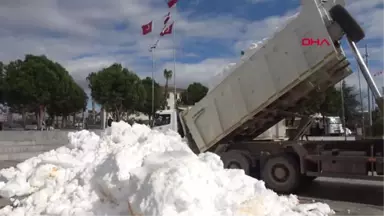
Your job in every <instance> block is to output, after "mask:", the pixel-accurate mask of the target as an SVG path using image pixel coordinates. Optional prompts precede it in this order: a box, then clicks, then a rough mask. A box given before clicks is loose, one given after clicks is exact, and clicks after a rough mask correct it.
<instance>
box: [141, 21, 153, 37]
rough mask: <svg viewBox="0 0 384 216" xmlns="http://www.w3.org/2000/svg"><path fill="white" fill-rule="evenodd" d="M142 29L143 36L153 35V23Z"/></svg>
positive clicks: (143, 26)
mask: <svg viewBox="0 0 384 216" xmlns="http://www.w3.org/2000/svg"><path fill="white" fill-rule="evenodd" d="M141 29H142V31H143V35H146V34H149V33H151V32H152V21H151V22H149V23H147V24H145V25H142V26H141Z"/></svg>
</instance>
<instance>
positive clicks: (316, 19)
mask: <svg viewBox="0 0 384 216" xmlns="http://www.w3.org/2000/svg"><path fill="white" fill-rule="evenodd" d="M344 5H345V3H344V1H343V0H329V1H321V0H302V7H301V11H300V13H299V14H298V15H297V16H296V17H295V18H294V19H292V20H291V21H290V22H289V23H288V24H287V25H286V26H285V27H284V28H283V29H281V30H280V31H278V32H276V33H275V34H274V35H273V36H272V37H271V38H269V39H268V40H266V41H265V42H264V43H263V44H262V46H261V47H260V48H259V49H257V51H255V52H254V53H251V54H250V55H248V56H245V57H244V58H243V59H242V60H241V61H240V62H238V63H237V64H236V65H234V66H233V67H232V69H231V72H230V73H229V74H228V76H226V77H225V78H224V79H223V80H222V81H221V82H220V83H219V84H217V86H216V87H215V88H214V89H212V90H211V91H209V92H208V94H207V95H206V96H205V97H204V98H203V99H202V100H201V101H199V102H198V103H196V104H195V105H194V106H192V107H190V108H189V109H187V110H182V111H180V110H165V111H159V112H157V116H156V121H155V123H154V128H156V129H158V130H168V129H172V130H175V131H178V132H179V133H180V134H181V136H183V137H185V138H186V140H187V141H188V143H189V146H190V148H191V149H192V150H193V151H194V152H196V153H200V152H207V151H210V152H215V153H216V154H218V155H220V157H221V159H222V161H223V164H224V166H225V167H226V168H240V169H243V170H244V171H245V173H246V174H249V175H253V174H254V173H255V175H258V174H259V176H258V178H261V179H262V180H264V181H265V183H266V185H267V186H268V187H269V188H271V189H273V190H275V191H277V192H287V193H289V192H293V191H295V190H296V189H298V188H299V186H302V185H306V184H304V183H309V182H311V181H312V180H313V179H315V178H316V177H318V176H328V177H349V178H368V179H375V180H383V177H382V176H381V175H382V174H383V145H382V141H383V140H382V139H372V140H357V141H301V140H299V139H298V137H300V133H302V131H303V130H297V131H298V134H296V135H294V136H291V138H290V139H289V140H287V141H262V140H255V137H257V136H259V135H260V134H262V133H263V132H265V131H266V130H268V129H269V128H270V127H271V126H273V125H275V124H276V123H278V122H280V121H282V120H283V119H285V118H290V117H292V116H295V114H294V113H297V110H298V108H300V107H301V106H302V104H303V102H305V101H307V100H310V99H311V98H312V97H313V94H314V93H316V92H324V91H326V90H327V89H328V88H329V87H331V86H334V85H335V84H336V83H339V82H340V81H341V80H343V79H344V78H345V77H347V76H348V75H350V74H351V73H352V71H351V69H350V67H349V64H350V62H349V61H348V60H347V58H346V56H345V53H344V51H343V49H342V47H341V43H340V41H341V40H342V39H343V37H344V36H345V39H346V40H347V42H348V44H349V45H350V48H351V49H352V51H353V53H354V54H355V57H356V60H357V62H358V64H359V66H360V69H361V70H362V72H363V75H364V77H365V79H366V80H367V82H368V85H369V87H370V89H371V91H372V92H373V95H374V96H375V99H376V101H377V102H378V105H379V106H380V107H381V108H382V103H383V102H382V97H381V94H380V92H379V91H378V89H377V87H376V85H375V83H374V82H373V80H372V77H371V75H370V73H369V71H368V68H367V66H366V65H365V63H364V61H363V60H362V58H361V55H360V53H359V51H358V49H357V47H356V44H355V43H357V42H359V41H360V40H361V39H363V38H364V37H365V33H364V31H363V30H362V28H361V27H360V25H359V24H358V23H357V22H356V21H355V19H354V18H353V17H352V16H351V15H350V14H349V12H348V11H347V10H346V9H345V8H344ZM319 100H320V98H319ZM301 118H302V119H305V118H304V117H301ZM308 125H309V123H308V122H305V121H303V123H302V127H301V128H305V127H308Z"/></svg>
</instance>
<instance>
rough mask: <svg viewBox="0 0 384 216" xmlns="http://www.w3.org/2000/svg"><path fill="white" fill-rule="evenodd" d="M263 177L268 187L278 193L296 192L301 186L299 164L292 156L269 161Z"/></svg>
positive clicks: (265, 166) (264, 168) (277, 157)
mask: <svg viewBox="0 0 384 216" xmlns="http://www.w3.org/2000/svg"><path fill="white" fill-rule="evenodd" d="M261 176H262V179H263V180H264V182H265V184H266V186H267V187H268V188H270V189H272V190H274V191H275V192H278V193H291V192H294V191H295V190H296V189H297V188H298V186H299V183H300V177H301V175H300V170H299V164H298V162H297V161H296V160H295V158H293V157H292V156H290V155H282V156H276V157H272V158H270V159H268V160H267V161H266V162H265V165H264V167H263V171H262V174H261Z"/></svg>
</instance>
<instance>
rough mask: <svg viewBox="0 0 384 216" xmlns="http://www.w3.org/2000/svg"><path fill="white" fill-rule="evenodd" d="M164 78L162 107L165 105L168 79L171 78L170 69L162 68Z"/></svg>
mask: <svg viewBox="0 0 384 216" xmlns="http://www.w3.org/2000/svg"><path fill="white" fill-rule="evenodd" d="M163 75H164V78H165V87H164V103H165V104H164V107H163V108H165V106H167V98H168V81H169V80H170V79H171V78H172V70H167V69H164V72H163Z"/></svg>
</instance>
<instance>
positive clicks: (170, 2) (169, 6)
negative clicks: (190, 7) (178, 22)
mask: <svg viewBox="0 0 384 216" xmlns="http://www.w3.org/2000/svg"><path fill="white" fill-rule="evenodd" d="M176 3H177V0H168V8H171V7H173V6H174V5H175V4H176Z"/></svg>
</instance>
